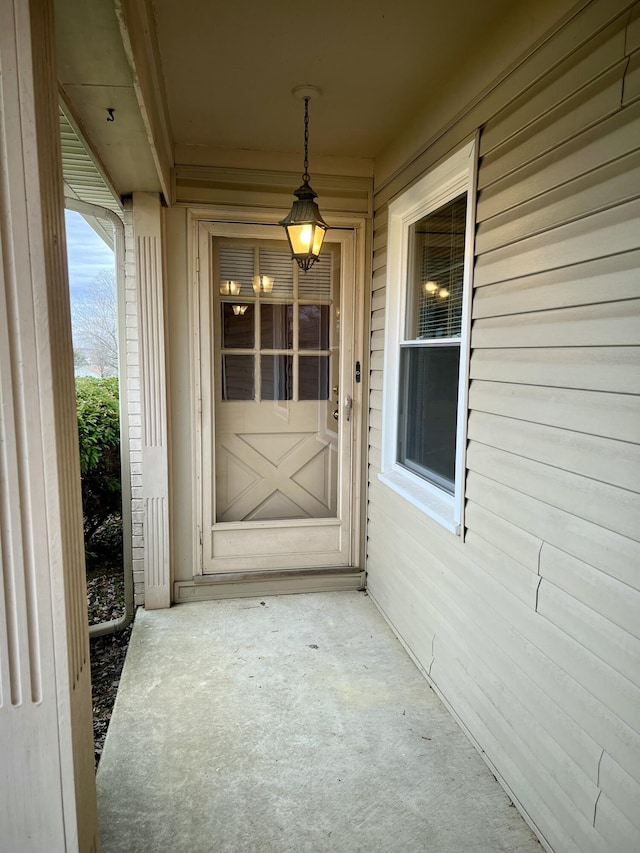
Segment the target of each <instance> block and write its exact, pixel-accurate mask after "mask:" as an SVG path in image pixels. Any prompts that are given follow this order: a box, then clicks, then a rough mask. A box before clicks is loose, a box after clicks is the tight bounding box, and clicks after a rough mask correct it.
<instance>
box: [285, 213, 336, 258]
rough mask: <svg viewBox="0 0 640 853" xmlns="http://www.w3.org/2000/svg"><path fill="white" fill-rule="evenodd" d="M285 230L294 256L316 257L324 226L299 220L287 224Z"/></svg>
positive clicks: (320, 246) (323, 233) (318, 252)
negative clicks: (298, 221)
mask: <svg viewBox="0 0 640 853" xmlns="http://www.w3.org/2000/svg"><path fill="white" fill-rule="evenodd" d="M286 230H287V237H288V238H289V244H290V246H291V253H292V254H293V257H294V258H296V259H297V258H313V259H314V260H315V259H317V257H318V255H319V254H320V249H321V248H322V241H323V240H324V235H325V232H326V228H324V227H323V226H322V225H319V224H318V223H315V222H300V223H292V224H291V225H287V226H286Z"/></svg>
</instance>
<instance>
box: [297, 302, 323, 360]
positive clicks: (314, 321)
mask: <svg viewBox="0 0 640 853" xmlns="http://www.w3.org/2000/svg"><path fill="white" fill-rule="evenodd" d="M298 323H299V327H298V336H299V337H298V340H299V344H298V345H299V347H300V349H329V306H328V305H300V307H299V309H298Z"/></svg>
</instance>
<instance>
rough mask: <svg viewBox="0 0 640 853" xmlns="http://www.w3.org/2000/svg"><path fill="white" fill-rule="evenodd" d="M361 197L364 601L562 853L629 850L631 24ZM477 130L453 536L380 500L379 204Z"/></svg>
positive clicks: (522, 69) (592, 38) (609, 16)
mask: <svg viewBox="0 0 640 853" xmlns="http://www.w3.org/2000/svg"><path fill="white" fill-rule="evenodd" d="M469 94H470V98H469V100H470V103H472V106H471V107H470V108H469V110H467V111H466V112H465V113H464V114H463V115H461V116H460V117H459V120H458V121H457V122H456V123H454V124H453V125H451V126H450V127H449V128H448V129H447V130H446V132H444V131H443V132H442V133H440V134H436V135H435V137H434V140H435V141H434V142H433V144H432V145H430V146H429V147H426V148H425V149H423V150H422V151H421V152H420V153H419V155H418V156H416V158H415V160H414V161H412V162H411V163H410V164H407V165H405V167H404V168H403V169H401V170H398V171H397V172H396V173H395V174H394V176H393V178H392V179H391V180H389V181H388V182H386V183H385V184H384V185H383V186H379V187H376V192H375V195H374V208H375V215H374V237H373V248H374V257H373V282H372V302H371V309H372V310H371V329H372V333H371V361H370V379H371V386H370V387H371V392H370V399H369V417H370V429H369V460H368V461H369V503H368V540H367V570H368V587H369V591H370V593H371V595H372V597H373V599H374V600H375V601H376V603H377V604H378V605H379V607H380V608H381V609H382V611H383V612H384V614H385V615H386V617H387V618H388V619H389V621H390V622H391V623H392V625H393V626H394V627H395V629H396V630H397V631H398V633H399V635H400V636H401V638H402V640H403V642H404V643H405V644H406V646H407V647H408V649H409V650H410V652H411V653H412V654H413V656H414V658H415V659H416V660H417V662H418V663H419V664H420V666H421V667H422V668H423V669H424V671H425V673H426V674H427V676H428V677H429V678H430V680H431V682H432V684H433V685H434V687H435V688H436V689H437V691H438V692H439V693H440V695H442V697H443V698H444V700H445V701H446V702H447V704H448V705H449V707H450V708H451V709H452V711H453V713H454V714H455V715H456V716H457V718H458V719H459V720H460V722H461V724H462V725H463V726H464V727H465V729H466V730H467V731H468V733H469V735H470V736H471V737H472V738H473V739H474V741H475V742H476V743H477V745H478V747H479V748H480V749H481V750H482V751H483V753H484V754H485V757H486V759H487V761H488V762H489V764H490V765H491V766H492V767H493V768H494V771H495V772H496V774H497V776H498V777H499V778H500V779H501V780H502V782H503V784H505V786H506V787H507V789H508V790H509V792H510V793H511V795H512V797H513V798H514V799H515V801H516V802H517V804H518V806H519V807H520V809H521V810H522V812H523V813H524V814H525V816H526V817H527V818H528V819H529V820H530V821H531V823H532V824H533V825H534V826H535V828H536V829H537V831H538V833H539V835H540V837H541V840H542V841H543V842H544V843H545V844H546V845H547V846H548V848H549V849H552V850H555V851H558V853H559V851H575V853H578V851H579V853H592V851H593V852H594V853H595V851H602V853H605V851H613V850H615V851H616V853H625V851H629V853H631V851H637V850H638V849H640V818H639V817H638V815H639V814H640V494H639V493H640V4H637V3H636V4H629V3H625V2H606V0H594V2H591V3H589V4H587V5H586V6H585V7H584V8H583V9H582V10H581V11H579V12H577V13H576V15H575V16H574V17H573V18H572V19H571V20H569V21H568V23H566V24H565V25H564V26H563V27H562V28H561V29H559V30H558V31H557V32H556V33H554V34H553V35H551V36H550V37H549V38H548V39H545V40H543V42H542V43H541V45H540V46H539V48H538V49H537V50H536V51H534V52H533V53H531V54H530V55H529V56H528V57H527V58H526V59H525V60H523V61H522V62H521V63H519V64H517V65H516V66H515V68H514V69H513V70H512V72H511V73H510V74H509V75H507V76H505V77H504V78H503V79H502V80H501V82H500V83H499V84H498V85H496V86H495V87H493V88H491V89H490V91H489V92H488V93H487V94H485V95H484V96H483V97H475V93H473V92H472V91H470V93H469ZM477 128H480V160H479V171H478V197H477V211H476V213H477V216H476V219H477V230H476V246H475V251H476V257H475V266H474V293H473V303H472V317H473V324H472V333H471V361H470V379H469V381H470V388H469V412H468V436H467V437H468V448H467V471H466V481H465V494H466V508H465V535H464V538H460V537H455V536H453V535H451V534H449V533H448V532H447V531H446V530H444V528H442V527H441V526H439V525H438V524H437V523H436V522H434V521H432V520H431V519H430V518H428V517H426V516H425V515H424V514H423V513H421V512H420V511H419V510H418V509H416V508H415V507H413V506H411V505H410V504H408V503H407V502H406V501H404V500H403V499H402V498H401V497H400V496H398V495H397V494H396V493H394V492H392V491H391V490H390V489H388V488H387V487H386V486H385V485H384V484H382V483H381V482H380V481H379V480H378V474H379V472H380V459H381V448H382V400H383V396H382V388H383V382H384V376H383V366H384V364H383V362H384V358H383V356H384V324H385V281H386V245H387V204H388V202H389V201H390V200H392V199H393V198H394V197H396V196H397V195H398V194H399V193H401V192H402V191H403V190H404V189H406V188H407V187H409V186H411V185H412V184H413V183H414V182H415V181H416V180H418V179H419V178H420V177H422V176H423V175H424V173H425V172H426V171H427V170H428V169H429V168H430V167H431V166H433V165H434V164H436V163H437V162H439V161H440V160H441V159H442V158H443V157H444V156H446V154H447V153H449V152H451V151H453V150H455V148H456V147H458V146H459V145H460V144H461V143H462V142H463V141H464V140H465V139H466V138H468V137H469V135H470V134H472V133H473V132H474V131H475V130H476V129H477Z"/></svg>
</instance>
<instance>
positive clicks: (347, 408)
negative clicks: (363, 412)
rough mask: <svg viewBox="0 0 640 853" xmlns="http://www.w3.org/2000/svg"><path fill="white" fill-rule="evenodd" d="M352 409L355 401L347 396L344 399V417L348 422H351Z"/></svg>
mask: <svg viewBox="0 0 640 853" xmlns="http://www.w3.org/2000/svg"><path fill="white" fill-rule="evenodd" d="M352 408H353V400H352V399H351V397H350V396H349V395H348V394H347V396H346V397H345V398H344V415H345V417H346V419H347V421H350V420H351V409H352Z"/></svg>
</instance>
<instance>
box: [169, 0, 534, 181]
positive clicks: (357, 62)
mask: <svg viewBox="0 0 640 853" xmlns="http://www.w3.org/2000/svg"><path fill="white" fill-rule="evenodd" d="M152 5H153V10H154V15H155V21H156V29H157V36H158V44H159V49H160V57H161V64H162V72H163V76H164V82H165V89H166V98H167V103H168V107H169V113H170V119H171V125H172V127H173V131H174V141H175V142H176V143H177V144H178V145H191V146H194V147H202V146H204V147H211V148H219V149H236V150H243V149H250V150H261V151H299V150H300V142H301V136H302V114H303V113H302V105H301V104H300V103H297V102H295V101H294V99H293V98H292V97H291V89H292V88H293V87H294V86H297V85H301V84H308V83H310V84H313V85H315V86H319V87H320V88H321V89H322V91H323V96H322V98H321V99H320V100H318V101H317V102H315V101H314V102H312V104H311V153H312V156H313V154H316V155H317V154H320V155H327V156H336V157H365V158H372V159H373V158H375V157H376V156H378V155H379V154H380V152H381V151H383V150H384V149H385V148H386V147H387V146H388V145H389V144H390V143H391V142H392V140H393V137H394V134H396V133H398V129H399V128H402V127H403V126H405V125H406V124H407V122H408V120H409V119H410V118H411V116H412V113H413V111H415V110H416V109H417V108H418V107H419V106H420V105H421V104H422V103H423V102H424V101H425V100H426V99H427V96H428V95H429V93H430V92H431V91H432V90H434V89H438V88H442V87H445V86H446V83H447V78H448V76H449V75H450V73H451V71H452V68H455V66H456V64H457V63H459V62H460V61H461V60H462V59H466V57H467V54H468V53H469V52H470V51H477V49H478V47H479V46H481V45H482V40H483V36H486V35H488V34H490V32H491V31H492V29H494V28H495V26H496V24H497V22H500V21H502V19H503V17H504V16H505V15H506V14H507V13H508V12H509V11H510V10H511V9H512V8H513V7H514V5H518V4H517V3H516V4H514V0H482V2H481V3H479V2H477V0H452V2H449V3H442V2H441V0H349V2H344V0H323V2H322V3H311V4H302V5H300V4H297V5H296V4H293V3H291V2H284V0H273V2H264V0H247V1H246V2H243V3H221V2H217V3H211V2H210V0H181V2H180V3H176V2H175V0H152ZM311 165H312V171H313V160H312V163H311Z"/></svg>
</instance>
